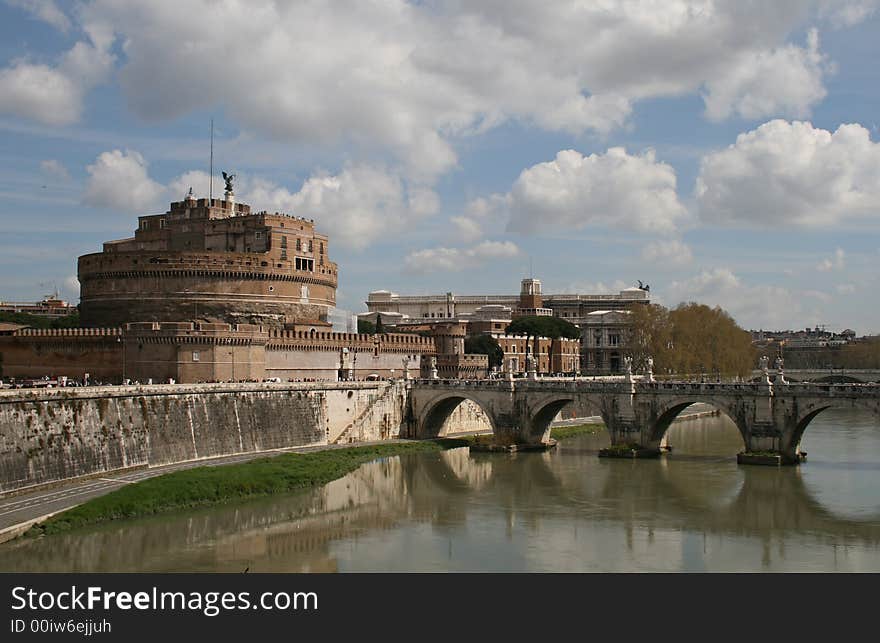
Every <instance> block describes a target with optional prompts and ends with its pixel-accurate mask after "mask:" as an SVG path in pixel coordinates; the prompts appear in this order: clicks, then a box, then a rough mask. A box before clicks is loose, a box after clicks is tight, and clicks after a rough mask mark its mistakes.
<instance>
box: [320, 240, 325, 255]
mask: <svg viewBox="0 0 880 643" xmlns="http://www.w3.org/2000/svg"><path fill="white" fill-rule="evenodd" d="M321 254H324V242H323V241H322V242H321Z"/></svg>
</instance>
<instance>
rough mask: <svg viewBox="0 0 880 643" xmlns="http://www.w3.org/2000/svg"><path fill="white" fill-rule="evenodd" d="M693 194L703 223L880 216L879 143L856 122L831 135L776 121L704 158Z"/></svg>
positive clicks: (814, 222) (810, 222)
mask: <svg viewBox="0 0 880 643" xmlns="http://www.w3.org/2000/svg"><path fill="white" fill-rule="evenodd" d="M695 196H696V200H697V204H698V206H699V211H700V217H701V218H702V219H703V220H704V221H706V222H712V223H726V224H750V225H757V226H776V225H782V224H788V225H799V226H813V227H822V226H832V225H836V224H839V223H844V222H848V221H856V220H859V219H865V220H868V219H869V218H873V220H874V221H876V220H877V215H878V214H880V143H874V142H872V141H871V138H870V134H869V132H868V130H867V129H865V128H864V127H862V126H861V125H858V124H852V125H841V126H840V127H838V128H837V130H836V131H835V132H834V133H833V134H832V133H831V132H828V131H826V130H823V129H819V128H814V127H813V126H812V125H811V124H810V123H805V122H799V121H794V122H787V121H784V120H774V121H770V122H768V123H764V124H763V125H761V126H760V127H758V128H757V129H755V130H752V131H750V132H746V133H744V134H740V135H739V136H738V137H737V139H736V143H735V144H733V145H730V146H729V147H727V148H726V149H724V150H721V151H719V152H715V153H712V154H709V155H707V156H705V157H704V158H703V160H702V163H701V166H700V174H699V176H698V178H697V183H696V190H695Z"/></svg>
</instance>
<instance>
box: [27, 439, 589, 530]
mask: <svg viewBox="0 0 880 643" xmlns="http://www.w3.org/2000/svg"><path fill="white" fill-rule="evenodd" d="M603 429H604V427H603V426H602V425H601V424H582V425H578V426H566V427H559V428H556V429H553V431H552V433H551V435H552V437H554V438H556V439H557V440H562V439H565V438H570V437H573V436H575V435H583V434H588V433H598V432H599V431H601V430H603ZM492 440H493V436H491V435H471V436H464V437H461V438H444V439H439V440H425V441H419V442H401V443H394V444H379V445H373V446H365V447H350V448H343V449H327V450H324V451H315V452H312V453H302V454H294V453H287V454H283V455H279V456H274V457H270V458H261V459H259V460H251V461H250V462H244V463H242V464H232V465H221V466H212V467H209V466H205V467H198V468H195V469H187V470H185V471H176V472H174V473H168V474H166V475H163V476H157V477H155V478H150V479H148V480H144V481H143V482H138V483H136V484H131V485H126V486H125V487H123V488H121V489H117V490H116V491H113V492H111V493H108V494H107V495H105V496H101V497H99V498H95V499H93V500H89V501H88V502H85V503H84V504H82V505H80V506H78V507H74V508H73V509H70V510H69V511H65V512H64V513H61V514H58V515H57V516H53V517H52V518H50V519H49V520H47V521H45V522H43V523H40V524H39V525H35V526H33V527H31V529H30V530H28V532H27V534H26V535H28V536H38V535H41V534H46V535H50V534H58V533H63V532H66V531H70V530H72V529H77V528H80V527H86V526H89V525H98V524H101V523H106V522H110V521H113V520H125V519H130V518H141V517H144V516H153V515H156V514H162V513H168V512H172V511H179V510H181V509H189V508H195V507H207V506H210V505H217V504H222V503H225V502H231V501H234V500H242V499H248V498H256V497H260V496H269V495H273V494H281V493H288V492H291V491H296V490H298V489H304V488H307V487H316V486H320V485H324V484H327V483H328V482H330V481H332V480H336V479H337V478H341V477H342V476H344V475H346V474H348V473H351V472H352V471H354V470H355V469H357V468H358V467H359V466H360V465H362V464H364V463H365V462H369V461H371V460H376V459H378V458H384V457H389V456H395V455H403V454H406V453H424V452H427V451H439V450H442V449H454V448H457V447H463V446H470V445H472V444H477V443H481V442H486V441H490V442H491V441H492Z"/></svg>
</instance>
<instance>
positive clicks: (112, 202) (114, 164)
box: [83, 150, 166, 214]
mask: <svg viewBox="0 0 880 643" xmlns="http://www.w3.org/2000/svg"><path fill="white" fill-rule="evenodd" d="M86 170H87V171H88V173H89V179H88V182H87V184H86V191H85V194H84V195H83V202H84V203H86V204H87V205H92V206H97V207H101V208H112V209H115V210H121V211H123V212H135V213H138V214H142V213H144V212H145V211H147V210H151V209H154V208H157V207H161V206H162V205H163V201H164V200H165V195H166V188H165V187H164V186H163V185H161V184H159V183H157V182H156V181H154V180H153V179H151V178H150V176H149V174H148V171H147V162H146V161H145V160H144V157H143V156H141V155H140V154H138V153H137V152H135V151H133V150H126V151H124V152H123V151H121V150H113V151H111V152H104V153H102V154H101V155H99V156H98V158H97V159H95V162H94V163H93V164H92V165H89V166H88V167H87V168H86Z"/></svg>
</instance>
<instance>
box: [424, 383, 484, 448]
mask: <svg viewBox="0 0 880 643" xmlns="http://www.w3.org/2000/svg"><path fill="white" fill-rule="evenodd" d="M465 400H468V401H470V402H472V403H473V404H474V405H476V406H477V407H478V408H479V409H480V410H481V411H482V412H483V413H485V414H486V417H487V418H488V419H489V425H490V426H491V427H492V432H493V433H495V431H496V422H495V418H494V417H493V415H492V413H491V410H490V409H488V408H486V407H485V406H484V405H483V404H482V403H481V402H480V400H479V399H477V397H476V396H473V395H470V394H468V393H464V392H460V391H456V392H449V393H443V394H441V395H439V396H437V397H436V398H434V399H432V400H430V401H429V402H427V403H426V404H425V405H424V410H423V411H422V413H421V415H420V416H419V418H418V437H419V438H422V439H433V438H438V437H441V435H440V434H441V432H442V430H443V425H444V424H446V420H448V419H449V416H450V415H452V412H453V411H455V409H457V408H458V406H459V405H460V404H461V403H462V402H464V401H465Z"/></svg>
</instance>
